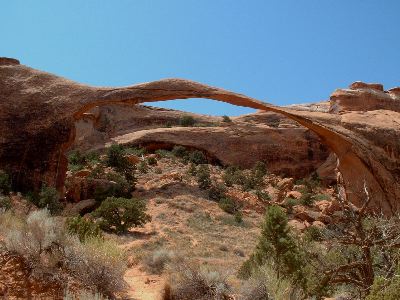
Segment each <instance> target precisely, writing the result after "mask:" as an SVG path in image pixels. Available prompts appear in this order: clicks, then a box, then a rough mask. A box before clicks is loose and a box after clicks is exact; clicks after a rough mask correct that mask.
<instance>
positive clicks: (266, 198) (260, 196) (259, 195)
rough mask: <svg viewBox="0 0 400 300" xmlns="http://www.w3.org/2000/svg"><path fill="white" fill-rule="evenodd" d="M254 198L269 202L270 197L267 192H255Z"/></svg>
mask: <svg viewBox="0 0 400 300" xmlns="http://www.w3.org/2000/svg"><path fill="white" fill-rule="evenodd" d="M256 196H257V198H258V200H261V201H263V202H268V201H271V196H270V195H269V194H268V193H267V192H264V191H261V190H256Z"/></svg>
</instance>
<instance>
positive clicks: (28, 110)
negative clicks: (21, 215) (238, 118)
mask: <svg viewBox="0 0 400 300" xmlns="http://www.w3.org/2000/svg"><path fill="white" fill-rule="evenodd" d="M0 91H1V94H0V133H1V135H0V168H2V169H5V170H6V171H8V172H9V173H11V175H12V180H13V186H14V188H16V189H19V190H29V189H35V188H38V187H39V186H40V185H41V183H42V182H47V183H48V184H50V185H53V186H56V187H58V188H59V189H62V187H63V184H64V180H65V176H66V175H65V174H66V169H67V161H66V158H65V155H64V153H65V151H66V150H67V149H68V148H69V147H70V146H71V144H72V143H73V141H74V135H75V127H74V122H75V121H76V120H78V119H80V118H81V117H82V115H83V114H84V113H85V112H87V111H88V110H90V109H91V108H93V107H95V106H102V105H106V104H118V103H121V104H138V103H143V102H152V101H161V100H172V99H187V98H209V99H214V100H219V101H224V102H228V103H231V104H234V105H240V106H247V107H251V108H255V109H261V110H265V111H272V112H276V113H280V114H282V115H284V116H286V117H288V118H290V119H293V120H295V121H297V122H298V123H300V124H301V125H303V126H305V127H307V128H308V129H310V130H312V131H313V132H315V133H316V134H317V135H318V136H319V137H320V138H321V141H322V142H323V143H324V144H326V145H327V146H328V147H330V149H331V150H332V151H333V152H335V153H336V156H337V158H338V160H339V166H338V169H339V171H340V173H341V181H342V182H343V184H344V186H345V188H346V195H347V197H348V199H349V200H350V201H352V202H353V203H354V204H356V205H361V203H362V202H363V199H364V195H363V194H362V190H363V186H364V183H365V184H366V185H367V186H368V190H369V194H370V196H371V197H372V199H373V201H372V202H371V206H372V207H373V208H376V209H380V210H382V211H383V212H385V213H387V214H390V213H394V212H395V211H398V210H399V209H400V201H398V200H399V199H400V163H399V162H400V143H399V142H398V141H399V140H400V139H399V138H400V122H399V120H400V113H399V110H398V102H396V101H398V98H397V96H396V97H395V98H392V96H390V95H392V94H396V93H393V92H390V93H389V92H382V91H375V90H371V89H360V90H338V91H336V92H335V93H334V95H333V100H332V99H331V101H332V109H331V111H337V110H338V108H337V107H335V103H338V104H341V105H343V103H345V102H346V103H360V102H362V101H359V99H363V97H364V98H365V99H372V98H374V99H375V100H374V101H372V100H368V101H367V100H365V101H364V102H365V103H379V105H377V106H373V105H369V104H368V105H367V106H366V108H365V109H364V108H363V107H364V106H362V105H361V104H360V105H358V104H357V105H354V106H351V105H350V106H343V108H341V109H340V111H341V114H332V113H326V112H320V111H307V110H296V109H295V108H281V107H276V106H272V105H269V104H266V103H263V102H260V101H257V100H255V99H252V98H249V97H246V96H244V95H240V94H236V93H232V92H229V91H226V90H223V89H219V88H215V87H210V86H207V85H203V84H200V83H197V82H193V81H188V80H182V79H165V80H160V81H154V82H149V83H143V84H137V85H133V86H129V87H122V88H98V87H91V86H87V85H83V84H79V83H76V82H73V81H69V80H66V79H64V78H60V77H58V76H55V75H52V74H48V73H45V72H42V71H38V70H34V69H32V68H29V67H26V66H23V65H19V64H0ZM372 91H373V92H372ZM392 91H393V90H392ZM394 91H397V89H394ZM389 94H390V95H389ZM396 95H398V94H396ZM387 96H390V100H389V99H388V98H387ZM341 99H342V100H341ZM351 99H353V100H351ZM339 106H340V105H339ZM346 107H353V109H352V110H351V111H348V110H346V111H345V110H344V109H347V108H346ZM376 108H378V109H376Z"/></svg>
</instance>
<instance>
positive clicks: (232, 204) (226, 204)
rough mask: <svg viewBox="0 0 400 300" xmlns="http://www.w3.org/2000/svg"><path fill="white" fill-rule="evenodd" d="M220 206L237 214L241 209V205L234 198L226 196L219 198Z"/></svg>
mask: <svg viewBox="0 0 400 300" xmlns="http://www.w3.org/2000/svg"><path fill="white" fill-rule="evenodd" d="M218 205H219V207H220V208H221V209H222V210H223V211H225V212H227V213H228V214H235V213H236V212H238V211H239V209H240V205H239V204H238V203H237V202H236V201H235V200H233V199H231V198H229V197H225V198H222V199H220V200H219V202H218Z"/></svg>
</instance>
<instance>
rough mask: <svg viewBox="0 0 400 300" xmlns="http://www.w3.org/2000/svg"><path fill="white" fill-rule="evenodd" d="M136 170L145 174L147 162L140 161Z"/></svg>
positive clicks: (147, 168) (147, 169)
mask: <svg viewBox="0 0 400 300" xmlns="http://www.w3.org/2000/svg"><path fill="white" fill-rule="evenodd" d="M137 169H138V171H139V172H140V173H142V174H146V173H147V172H148V171H149V166H148V165H147V162H146V161H144V160H142V161H141V162H139V164H138V165H137Z"/></svg>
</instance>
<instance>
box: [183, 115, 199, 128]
mask: <svg viewBox="0 0 400 300" xmlns="http://www.w3.org/2000/svg"><path fill="white" fill-rule="evenodd" d="M195 123H196V121H195V119H194V118H193V117H192V116H188V115H186V116H182V117H180V118H179V125H181V126H184V127H191V126H193V125H194V124H195Z"/></svg>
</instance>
